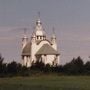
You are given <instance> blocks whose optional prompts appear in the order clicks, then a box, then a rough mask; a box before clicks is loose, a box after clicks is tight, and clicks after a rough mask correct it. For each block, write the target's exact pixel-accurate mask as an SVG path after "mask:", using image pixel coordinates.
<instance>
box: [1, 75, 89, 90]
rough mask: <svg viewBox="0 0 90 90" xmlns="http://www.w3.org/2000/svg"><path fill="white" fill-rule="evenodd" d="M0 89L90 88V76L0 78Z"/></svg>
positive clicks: (52, 89)
mask: <svg viewBox="0 0 90 90" xmlns="http://www.w3.org/2000/svg"><path fill="white" fill-rule="evenodd" d="M0 90H90V77H89V76H57V75H47V76H46V75H42V76H32V77H13V78H0Z"/></svg>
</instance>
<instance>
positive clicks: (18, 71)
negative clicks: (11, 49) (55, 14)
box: [0, 54, 90, 77]
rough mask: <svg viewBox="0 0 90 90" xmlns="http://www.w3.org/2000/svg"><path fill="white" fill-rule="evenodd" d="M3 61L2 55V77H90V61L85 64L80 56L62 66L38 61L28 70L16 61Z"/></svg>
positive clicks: (0, 61) (0, 73) (0, 60)
mask: <svg viewBox="0 0 90 90" xmlns="http://www.w3.org/2000/svg"><path fill="white" fill-rule="evenodd" d="M3 61H4V58H3V57H2V55H1V54H0V77H12V76H31V75H39V74H49V73H51V74H58V75H90V61H87V62H86V63H84V62H83V59H82V58H81V57H80V56H79V57H77V58H73V59H72V60H71V61H70V62H69V63H66V64H65V65H60V66H57V65H56V66H50V65H49V64H46V65H45V64H44V63H43V62H42V61H37V62H36V63H33V64H32V66H31V67H29V68H27V67H25V66H22V65H21V64H20V63H17V62H15V61H12V62H10V63H8V64H7V63H4V62H3Z"/></svg>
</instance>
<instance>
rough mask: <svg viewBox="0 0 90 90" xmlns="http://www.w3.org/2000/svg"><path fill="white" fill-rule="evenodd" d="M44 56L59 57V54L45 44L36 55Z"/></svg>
mask: <svg viewBox="0 0 90 90" xmlns="http://www.w3.org/2000/svg"><path fill="white" fill-rule="evenodd" d="M42 54H46V55H47V54H48V55H59V53H58V52H57V51H56V50H55V49H53V48H52V47H51V46H50V45H48V44H44V45H43V46H42V47H41V48H40V49H39V50H38V51H37V53H36V55H42Z"/></svg>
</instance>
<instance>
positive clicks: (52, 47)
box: [21, 19, 60, 67]
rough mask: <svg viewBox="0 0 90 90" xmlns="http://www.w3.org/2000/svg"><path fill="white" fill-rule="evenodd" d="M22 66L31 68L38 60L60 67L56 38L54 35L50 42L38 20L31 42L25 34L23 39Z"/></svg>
mask: <svg viewBox="0 0 90 90" xmlns="http://www.w3.org/2000/svg"><path fill="white" fill-rule="evenodd" d="M21 56H22V65H23V66H27V67H30V66H31V65H32V63H35V62H36V61H37V60H39V61H42V62H43V63H44V64H50V65H53V66H55V65H59V64H60V63H59V61H60V59H59V56H60V54H59V53H58V49H57V43H56V36H55V34H53V35H52V36H51V39H50V40H49V39H48V38H47V37H46V34H45V31H44V30H43V27H42V23H41V21H40V19H37V20H36V25H35V30H34V32H33V33H32V36H31V38H30V40H29V39H28V37H27V35H26V34H25V35H24V36H23V38H22V54H21Z"/></svg>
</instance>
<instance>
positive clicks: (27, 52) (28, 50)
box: [22, 42, 31, 55]
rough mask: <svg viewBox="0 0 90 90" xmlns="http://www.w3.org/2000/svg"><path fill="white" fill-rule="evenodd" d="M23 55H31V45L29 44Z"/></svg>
mask: <svg viewBox="0 0 90 90" xmlns="http://www.w3.org/2000/svg"><path fill="white" fill-rule="evenodd" d="M22 55H31V43H30V42H29V43H27V45H26V46H25V47H24V49H23V51H22Z"/></svg>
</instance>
